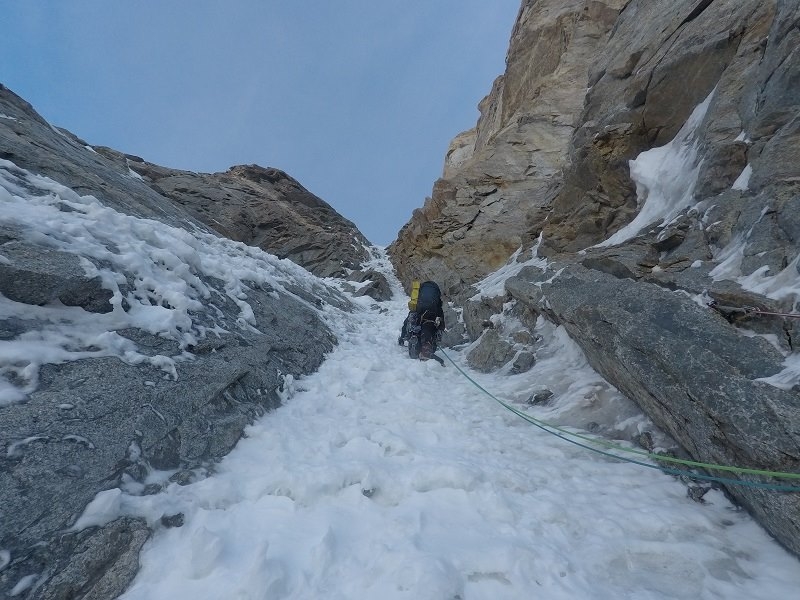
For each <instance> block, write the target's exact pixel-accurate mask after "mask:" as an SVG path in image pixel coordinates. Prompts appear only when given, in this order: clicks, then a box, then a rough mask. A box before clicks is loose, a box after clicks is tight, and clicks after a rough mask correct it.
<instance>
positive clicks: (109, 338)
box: [0, 160, 320, 406]
mask: <svg viewBox="0 0 800 600" xmlns="http://www.w3.org/2000/svg"><path fill="white" fill-rule="evenodd" d="M0 216H2V221H3V223H4V224H5V225H7V226H11V227H14V228H16V229H19V230H21V232H22V235H23V237H24V239H27V240H28V241H30V242H32V243H35V244H40V245H44V246H47V247H50V248H55V249H58V250H62V251H65V252H69V253H72V254H76V255H78V256H80V257H82V259H83V261H82V265H83V268H84V270H85V272H86V273H87V275H89V276H95V275H96V276H99V277H100V278H101V279H102V282H103V287H104V288H106V289H108V290H110V291H112V292H113V297H112V298H111V300H110V304H111V306H112V307H113V310H112V311H111V312H109V313H105V314H98V313H90V312H87V311H85V310H83V309H82V308H78V307H67V306H63V305H61V304H60V303H55V304H51V305H47V306H32V305H28V304H22V303H18V302H14V301H12V300H9V299H7V298H5V297H3V296H1V295H0V319H11V318H15V319H22V320H25V321H38V322H39V323H40V327H38V328H37V330H36V331H30V332H27V333H23V334H22V335H19V336H18V337H16V338H15V339H13V340H3V341H0V406H3V405H6V404H9V403H11V402H15V401H19V400H22V399H24V398H25V396H26V394H28V393H30V392H31V391H33V390H34V389H35V388H36V385H37V379H38V371H39V368H40V366H41V365H42V364H45V363H60V362H64V361H70V360H77V359H80V358H89V357H102V356H116V357H118V358H119V359H120V360H123V361H124V362H126V363H129V364H139V363H149V364H152V365H153V366H155V367H158V368H161V369H163V370H164V372H165V374H166V375H167V376H170V377H172V378H177V377H178V371H177V367H176V364H177V363H178V362H180V361H182V360H190V359H191V355H189V354H188V353H186V352H181V353H179V354H177V355H175V356H161V355H157V356H147V355H145V354H142V353H140V352H138V350H137V347H136V345H135V344H134V343H133V342H132V341H131V340H129V339H127V338H125V337H123V336H120V335H118V334H117V333H116V331H117V330H120V329H125V328H129V327H135V328H139V329H142V330H144V331H147V332H149V333H152V334H158V335H161V336H164V337H167V338H169V339H173V340H175V341H176V342H178V344H179V347H180V348H181V349H182V350H183V349H185V348H186V347H187V346H188V345H190V344H195V343H196V342H197V340H199V339H202V338H203V337H205V336H206V335H213V334H215V333H218V332H221V331H225V330H229V329H231V328H236V327H238V328H253V327H256V325H257V324H256V322H255V319H254V317H253V311H252V308H251V307H250V304H248V302H247V292H248V290H249V288H250V286H258V287H264V288H271V289H272V290H278V291H280V292H282V293H287V294H289V293H290V292H288V291H287V287H292V286H294V285H300V286H308V285H316V286H319V285H320V284H319V283H318V282H317V283H313V282H311V280H309V278H308V272H307V271H305V270H304V269H302V268H301V267H299V266H297V265H296V264H294V263H292V262H290V261H288V260H280V259H278V258H277V257H275V256H273V255H271V254H267V253H266V252H263V251H262V250H260V249H258V248H253V247H250V246H246V245H244V244H241V243H239V242H233V241H230V240H226V239H223V238H219V237H216V236H214V235H212V234H210V233H207V232H205V231H201V230H199V229H198V230H197V231H194V232H189V231H187V230H184V229H180V228H177V227H171V226H169V225H166V224H164V223H161V222H159V221H156V220H152V219H141V218H137V217H134V216H131V215H126V214H123V213H120V212H118V211H116V210H114V209H113V208H110V207H107V206H104V205H103V204H102V203H100V202H99V201H98V200H97V199H96V198H94V197H93V196H80V195H78V194H77V193H75V192H74V191H73V190H71V189H69V188H67V187H65V186H63V185H60V184H59V183H57V182H55V181H53V180H51V179H48V178H46V177H42V176H39V175H34V174H32V173H30V172H27V171H25V170H23V169H19V168H18V167H16V165H14V164H13V163H12V162H10V161H7V160H0ZM89 259H92V261H93V262H92V261H90V260H89ZM6 260H7V259H6ZM96 265H103V266H102V267H98V266H96ZM201 276H205V278H206V279H205V281H208V280H209V279H208V278H213V280H216V281H220V282H221V284H220V285H219V287H218V288H215V287H212V286H210V285H209V284H207V283H204V281H203V280H202V279H201ZM225 301H231V302H234V303H235V304H236V305H237V306H238V309H239V311H240V312H239V316H238V320H237V321H236V322H231V323H228V322H226V320H225V319H224V318H223V317H221V316H220V315H221V313H220V312H219V311H218V309H217V308H216V307H215V303H217V304H219V303H221V302H225ZM124 304H125V305H127V306H126V307H125V308H123V305H124ZM12 382H15V383H12Z"/></svg>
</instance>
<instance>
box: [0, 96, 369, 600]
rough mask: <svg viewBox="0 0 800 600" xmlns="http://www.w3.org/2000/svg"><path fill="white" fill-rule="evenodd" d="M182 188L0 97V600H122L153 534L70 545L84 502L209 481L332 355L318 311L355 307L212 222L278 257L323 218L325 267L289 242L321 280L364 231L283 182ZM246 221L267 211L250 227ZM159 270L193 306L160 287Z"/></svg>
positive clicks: (134, 531)
mask: <svg viewBox="0 0 800 600" xmlns="http://www.w3.org/2000/svg"><path fill="white" fill-rule="evenodd" d="M131 167H136V168H138V169H139V171H141V172H142V173H144V176H142V175H139V174H138V173H137V172H135V171H134V170H133V169H132V168H131ZM175 173H176V172H171V171H169V170H166V169H162V168H160V167H156V166H154V165H150V164H148V163H144V162H142V161H140V160H139V159H135V158H133V157H130V158H127V157H125V156H124V155H121V154H120V153H118V152H114V151H111V150H108V149H98V150H97V151H96V150H95V149H93V148H90V147H88V146H87V145H86V144H85V142H82V141H81V140H79V139H78V138H76V137H75V136H74V135H72V134H70V133H68V132H65V131H63V130H58V129H55V128H53V127H51V126H50V125H49V124H48V123H46V122H45V121H44V120H43V119H42V118H41V117H40V116H39V115H38V114H36V112H35V111H34V110H33V108H32V107H31V106H30V105H29V104H27V103H26V102H24V101H22V100H21V99H20V98H18V97H17V96H15V95H14V94H13V93H11V92H10V91H9V90H7V89H6V88H3V87H2V86H0V347H2V352H0V597H3V598H6V597H11V595H12V592H14V590H15V589H16V590H17V591H16V592H15V593H14V594H13V595H18V596H19V597H23V595H24V597H26V598H36V599H53V600H55V599H59V600H62V599H65V598H114V597H117V595H119V594H120V593H121V592H122V591H123V590H124V589H125V588H126V586H127V585H128V583H129V582H130V581H131V580H132V578H133V576H134V575H135V573H136V571H137V569H138V554H139V550H140V548H141V547H142V545H143V544H144V543H145V541H146V540H147V538H148V537H149V535H150V533H151V529H150V528H149V527H148V526H147V525H146V524H145V523H144V522H143V521H141V520H137V519H133V518H121V519H117V520H115V521H113V522H111V523H109V524H106V525H103V526H96V527H88V528H82V529H81V530H79V531H78V530H72V529H71V527H72V526H73V524H74V523H75V522H76V519H77V518H78V517H79V516H80V515H81V513H82V512H83V510H84V508H85V507H86V506H87V504H88V503H89V502H90V501H91V500H92V499H93V498H94V497H95V495H96V494H97V493H98V492H100V491H103V490H110V489H113V488H118V487H121V488H123V489H125V490H126V491H127V492H128V493H133V494H151V493H155V492H157V491H158V489H160V487H161V486H163V485H167V484H170V483H173V482H175V483H178V484H183V483H187V482H190V481H192V480H194V479H196V478H198V477H203V476H205V474H206V473H207V472H209V471H210V470H213V468H214V463H215V461H216V460H218V459H219V458H220V457H222V456H223V455H225V454H226V453H227V452H228V451H230V449H231V448H233V446H234V445H235V444H236V442H237V441H238V440H239V438H240V437H241V435H242V432H243V429H244V427H245V426H246V425H247V424H249V423H250V422H252V421H253V419H255V418H256V417H258V416H259V415H261V414H262V413H264V412H265V411H267V410H270V409H272V408H274V407H276V406H277V405H279V404H280V402H281V398H282V397H285V396H286V394H288V393H289V389H286V387H285V386H286V383H287V382H291V377H296V376H300V375H302V374H306V373H309V372H312V371H314V370H316V368H317V367H318V366H319V364H320V363H321V361H322V360H323V357H324V354H325V353H326V352H328V351H330V350H331V349H332V348H333V345H334V344H335V341H336V340H335V339H334V336H333V334H332V333H331V332H330V330H329V329H328V327H327V326H326V325H325V322H324V321H323V320H322V319H321V316H320V312H319V310H318V309H319V307H322V306H323V305H333V306H334V307H337V308H338V309H341V310H349V307H350V303H349V302H348V301H347V300H346V299H345V298H344V297H342V296H341V295H340V294H339V293H338V292H336V291H335V290H334V289H332V288H329V287H327V286H325V285H323V284H322V283H320V281H319V280H316V279H315V278H313V277H312V276H311V275H309V274H308V273H307V272H306V271H304V270H303V269H301V268H300V267H298V266H295V265H293V264H292V263H290V262H288V261H280V260H278V259H275V258H274V257H268V258H265V257H264V255H263V254H262V253H260V252H255V251H250V250H248V249H247V248H246V247H245V246H243V245H241V244H235V243H233V242H230V241H227V240H223V239H222V238H221V237H219V236H218V235H217V234H215V233H214V232H212V231H211V230H210V229H209V228H207V227H206V226H205V225H204V224H203V223H202V222H201V221H203V220H208V219H212V218H215V215H216V216H217V217H218V218H219V220H220V221H222V222H223V223H224V227H222V229H224V230H225V232H226V233H231V232H237V235H238V234H241V235H239V237H241V238H247V241H249V242H251V243H252V242H262V241H263V244H264V245H265V246H268V247H271V245H272V244H284V242H282V241H281V240H282V237H281V236H282V235H283V234H284V233H285V232H286V231H293V230H302V231H306V233H307V234H308V235H311V234H314V227H312V226H311V225H310V224H309V223H311V222H312V221H314V222H315V223H317V225H318V226H321V225H319V223H321V222H323V220H324V222H326V223H328V224H329V225H330V230H331V233H330V236H331V237H330V239H329V240H328V241H329V242H330V247H328V248H325V250H324V254H323V253H322V252H317V250H318V248H317V247H316V246H314V245H313V244H309V245H308V246H307V248H306V249H305V250H303V249H302V248H301V247H300V246H301V244H302V242H299V243H298V245H296V246H294V247H289V244H288V243H285V244H284V245H283V246H281V248H282V249H283V250H284V251H285V254H286V255H291V256H292V257H293V258H296V259H297V260H301V261H307V262H306V264H307V265H308V266H309V268H311V269H313V270H317V271H318V272H321V273H323V274H332V273H340V272H341V271H342V266H343V265H347V266H351V267H356V266H358V265H357V260H358V255H357V252H354V251H353V249H352V242H353V241H354V239H355V240H357V241H358V242H365V240H364V238H363V236H362V235H361V234H360V233H358V231H357V230H355V228H354V227H353V226H352V225H351V224H349V223H348V222H347V221H345V220H344V219H342V218H341V217H338V215H336V214H335V213H334V212H333V211H332V209H330V207H328V206H327V205H325V204H324V203H322V201H321V200H319V199H317V198H316V197H314V196H312V195H310V194H308V193H307V192H305V191H304V190H303V189H302V188H301V187H300V186H299V184H298V183H297V182H295V181H294V180H293V179H291V178H289V177H288V176H287V175H285V174H283V173H281V172H279V171H275V170H269V169H261V168H260V167H236V168H234V169H231V171H229V172H228V173H227V174H224V175H219V176H203V175H197V174H184V175H176V174H175ZM162 175H163V176H162ZM165 178H166V179H167V180H168V181H165ZM181 181H183V182H184V183H183V184H181V183H180V182H181ZM159 183H161V184H162V185H163V186H164V188H170V189H171V190H172V191H173V192H174V194H175V197H174V198H168V197H166V196H165V195H162V192H163V191H164V189H162V188H159ZM181 185H186V186H189V185H193V186H196V187H194V188H189V187H186V188H185V189H184V188H181ZM226 190H227V191H226ZM195 192H196V193H195ZM214 194H220V196H219V197H217V196H214ZM225 194H227V195H225ZM89 196H93V197H95V198H97V200H99V203H96V202H95V201H93V200H92V199H91V198H89ZM194 196H197V198H200V199H198V200H197V202H195V203H192V202H191V201H190V200H188V199H187V198H188V197H194ZM223 196H224V197H223ZM181 199H183V200H185V202H178V201H176V200H181ZM226 199H227V200H229V201H230V204H224V205H222V206H220V204H221V203H223V201H224V200H226ZM214 201H217V204H214ZM34 203H36V204H35V206H34ZM183 204H187V205H189V206H190V208H191V210H188V211H187V210H186V208H185V207H184V206H183ZM274 206H280V208H279V209H278V208H276V209H275V211H274V212H271V211H272V208H273V207H274ZM262 209H263V210H264V211H265V212H266V213H267V214H264V213H259V211H260V210H262ZM34 210H37V211H39V212H35V213H34V212H33V211H34ZM239 210H242V211H245V212H247V218H249V217H250V216H253V215H258V214H261V217H260V220H258V221H257V224H256V225H255V227H254V229H248V228H249V227H250V225H251V224H250V223H249V222H248V221H247V219H242V220H241V221H239V222H237V221H236V219H237V216H236V214H234V213H235V212H236V211H239ZM29 211H31V214H35V215H39V214H41V215H42V216H43V218H42V219H41V221H36V220H35V219H34V220H33V221H31V220H30V219H29V218H28V220H27V221H26V218H27V217H26V215H27V214H28V212H29ZM78 216H80V217H81V218H82V220H81V221H78V220H77V219H78ZM132 216H133V217H136V218H132ZM195 217H197V218H195ZM201 217H202V218H201ZM254 218H255V217H254ZM295 218H296V219H297V220H296V222H295V221H292V219H295ZM281 219H287V221H281ZM290 221H291V222H290ZM103 224H106V225H108V226H109V227H110V228H111V229H110V230H109V231H104V229H103V226H101V225H103ZM78 225H80V227H78ZM273 225H274V228H275V229H277V230H279V232H280V233H279V235H277V236H274V237H273V238H270V234H269V232H268V231H267V230H266V229H265V228H266V227H272V226H273ZM306 227H308V230H306V229H305V228H306ZM333 230H335V231H333ZM254 231H257V232H260V233H258V234H256V233H254ZM248 235H250V236H251V237H250V238H248V237H247V236H248ZM257 235H261V236H262V237H263V240H262V238H257ZM253 236H256V237H253ZM298 237H299V236H298ZM319 238H320V239H322V240H323V241H324V240H326V239H328V238H324V236H323V235H322V234H320V235H319ZM345 241H346V244H345ZM337 243H341V244H342V245H346V246H347V250H346V251H345V252H342V254H341V256H339V255H337V250H336V244H337ZM126 244H127V245H126ZM204 249H209V250H210V249H216V250H217V251H218V253H219V254H218V255H215V256H210V255H205V254H204V253H203V251H204ZM126 256H127V258H126ZM227 260H230V261H231V262H230V263H228V262H226V261H227ZM213 261H217V263H219V264H217V266H218V267H220V268H218V269H216V271H215V270H214V269H212V268H211V267H210V266H209V265H210V264H211V263H212V262H213ZM252 261H256V262H255V263H253V262H252ZM251 263H252V264H251ZM248 264H251V266H250V267H247V265H248ZM211 266H213V265H211ZM245 267H246V270H247V272H246V273H243V274H242V275H241V276H240V275H238V274H232V272H234V271H240V270H241V269H242V268H245ZM167 275H169V276H171V277H173V280H174V281H175V282H177V283H180V284H181V285H183V283H186V284H187V285H186V286H185V287H184V288H182V289H183V291H182V292H180V293H179V294H177V295H175V296H171V295H169V292H171V290H169V289H159V287H158V286H159V283H158V277H159V276H164V277H166V276H167ZM240 277H241V278H244V279H240ZM171 281H172V280H171ZM240 284H241V285H240ZM187 295H189V296H191V297H188V296H187ZM182 304H185V305H186V308H185V310H184V311H183V312H182V313H181V312H180V311H179V310H178V307H180V306H181V305H182ZM148 311H149V312H148ZM136 314H139V315H140V316H141V317H142V318H139V319H138V320H137V317H136V316H135V315H136ZM148 315H149V316H148ZM173 321H174V322H175V324H174V325H173V324H172V323H173ZM84 329H86V330H91V331H95V333H96V334H97V335H88V334H87V333H86V331H84ZM15 352H19V353H18V354H16V355H15ZM82 357H83V358H82ZM90 357H91V358H90ZM173 368H174V372H171V369H173ZM181 518H182V516H181V515H179V514H178V515H164V518H163V519H162V520H161V522H160V523H156V524H155V525H154V526H155V527H172V526H179V525H180V523H181ZM23 583H24V584H26V585H27V584H29V585H28V586H27V587H26V586H25V585H23ZM18 586H22V587H25V591H24V594H23V592H22V591H20V587H18ZM17 592H18V593H17Z"/></svg>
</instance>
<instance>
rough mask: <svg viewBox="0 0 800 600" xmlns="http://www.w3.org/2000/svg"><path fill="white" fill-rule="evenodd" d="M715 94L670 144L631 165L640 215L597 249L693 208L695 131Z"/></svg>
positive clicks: (698, 162)
mask: <svg viewBox="0 0 800 600" xmlns="http://www.w3.org/2000/svg"><path fill="white" fill-rule="evenodd" d="M714 91H716V89H715V90H713V91H712V92H711V93H710V94H709V95H708V97H706V99H705V100H703V102H701V103H700V104H699V105H698V106H697V107H696V108H695V109H694V110H693V111H692V114H691V115H690V116H689V119H688V120H687V121H686V123H685V124H684V125H683V127H681V129H680V131H679V132H678V134H677V135H676V136H675V138H674V139H673V140H672V141H670V142H669V143H667V144H666V145H665V146H661V147H659V148H653V149H651V150H647V151H645V152H642V153H641V154H640V155H639V156H637V157H636V159H634V160H632V161H630V169H631V178H632V179H633V180H634V181H635V182H636V195H637V197H638V201H639V214H637V215H636V218H634V219H633V221H631V222H630V223H628V224H627V225H626V226H625V227H623V228H622V229H620V230H619V231H617V232H616V233H614V234H613V235H612V236H611V237H609V238H608V239H607V240H605V241H603V242H600V243H599V244H597V246H598V247H603V246H614V245H617V244H621V243H622V242H625V241H627V240H629V239H631V238H633V237H635V236H636V235H637V234H638V233H639V232H640V231H641V230H642V229H643V228H645V227H646V226H648V225H651V224H653V223H656V222H659V221H660V223H659V224H658V225H657V226H658V227H663V226H664V225H666V224H667V223H669V222H670V221H672V219H674V218H675V217H676V216H678V215H679V214H680V213H681V211H683V210H684V209H686V208H688V207H690V206H692V205H693V204H694V188H695V185H696V184H697V175H698V173H699V172H700V165H701V164H702V160H700V159H698V149H699V142H698V140H697V129H698V127H699V126H700V124H701V123H702V122H703V119H704V118H705V115H706V111H707V110H708V107H709V105H710V104H711V98H712V97H713V96H714Z"/></svg>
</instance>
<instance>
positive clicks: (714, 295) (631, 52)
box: [390, 0, 800, 554]
mask: <svg viewBox="0 0 800 600" xmlns="http://www.w3.org/2000/svg"><path fill="white" fill-rule="evenodd" d="M798 23H800V3H798V2H797V1H794V0H792V1H778V0H769V1H766V2H763V1H759V0H676V1H674V2H656V1H654V0H627V1H625V0H568V1H566V2H564V1H556V0H524V1H523V2H522V5H521V8H520V12H519V14H518V18H517V22H516V24H515V26H514V29H513V32H512V36H511V41H510V47H509V50H508V54H507V59H506V71H505V73H503V74H502V75H501V76H500V77H498V78H497V80H496V81H495V82H494V84H493V86H492V89H491V92H490V93H489V95H488V96H487V97H486V98H484V99H483V100H482V101H481V103H480V105H479V108H480V112H481V116H480V119H479V121H478V123H477V125H476V127H475V128H474V129H472V130H470V131H467V132H465V133H463V134H461V135H459V136H458V137H456V138H455V139H454V140H453V142H452V144H451V146H450V149H449V151H448V153H447V156H446V158H445V166H444V172H443V176H442V178H441V179H439V180H438V181H436V183H435V184H434V186H433V192H432V194H431V197H430V198H429V199H427V200H426V202H425V205H424V206H423V207H422V208H420V209H418V210H416V211H415V212H414V214H413V216H412V218H411V220H410V221H409V222H408V223H407V224H406V225H405V226H404V227H403V229H402V230H401V231H400V232H399V234H398V239H397V240H396V241H395V242H394V243H393V245H392V246H391V247H390V254H391V256H392V260H393V262H394V264H395V267H396V269H397V271H398V274H399V275H400V277H401V279H402V280H404V281H406V282H408V281H410V280H412V279H416V278H423V279H427V278H431V279H434V280H437V281H439V282H440V283H441V284H442V287H443V288H444V289H445V290H446V292H447V294H448V295H449V299H450V300H453V301H454V302H455V303H456V304H458V305H460V306H462V307H463V308H464V311H463V315H464V321H465V327H466V331H467V335H468V337H469V339H470V340H476V339H478V338H479V337H480V336H482V335H483V337H482V338H481V339H482V341H481V342H479V343H478V347H479V348H480V347H481V346H485V345H488V346H491V347H492V352H487V351H486V349H485V348H484V350H482V351H481V352H478V354H484V355H485V354H493V355H494V356H500V357H501V360H498V361H495V362H496V364H494V365H492V366H495V367H496V366H498V364H502V363H503V362H506V361H509V360H511V359H512V358H513V357H514V356H515V355H518V354H517V353H515V351H514V349H517V350H519V344H516V345H515V340H513V339H511V337H510V335H511V332H509V331H506V332H504V331H502V328H500V331H498V328H494V329H491V330H487V333H486V334H483V329H482V324H484V325H485V324H486V323H489V318H490V317H491V315H492V314H493V313H494V314H499V313H506V314H512V315H516V316H520V317H521V318H522V321H523V322H525V323H528V325H529V328H531V329H532V328H534V326H535V323H536V319H537V318H539V317H541V318H546V319H548V320H550V321H552V322H553V323H555V324H557V325H560V326H563V327H564V328H565V329H566V331H568V332H569V334H570V336H571V337H573V339H575V341H577V342H578V344H579V345H580V346H581V347H582V348H583V350H584V352H585V353H586V355H587V357H588V358H589V360H590V362H591V363H592V365H593V366H594V367H595V369H597V370H598V371H599V372H600V373H601V374H602V375H603V376H604V377H605V378H606V379H607V380H608V381H609V382H610V383H612V384H613V385H615V386H616V387H617V388H619V389H620V390H621V391H623V392H624V393H625V394H626V395H628V396H629V397H630V398H631V399H633V400H634V401H636V402H637V403H638V404H639V405H640V406H641V407H642V408H643V409H644V410H645V411H646V412H647V413H648V414H649V415H650V416H651V417H652V418H653V419H654V421H655V422H656V423H657V424H658V425H659V426H661V427H662V428H663V429H664V430H665V431H666V432H667V433H669V434H670V435H671V436H672V437H673V438H674V439H675V440H676V441H677V442H678V443H679V444H680V445H681V446H682V447H683V449H684V450H685V451H686V452H687V453H688V455H689V456H691V457H692V458H693V459H695V460H697V461H702V462H709V463H717V464H719V463H723V464H729V465H738V466H740V467H749V468H755V469H765V470H771V471H783V472H787V471H789V472H794V473H797V472H800V428H798V427H799V425H798V424H800V386H798V385H797V384H798V374H797V369H796V368H794V367H793V366H792V365H796V363H797V357H798V354H797V352H798V348H800V334H799V333H798V331H799V330H798V327H800V320H799V319H797V318H795V316H796V315H797V313H798V312H800V296H799V293H800V266H798V254H799V253H800V218H798V215H799V214H800V212H798V207H799V206H800V97H798V95H797V90H798V89H799V86H800V50H798V48H800V28H798ZM531 250H533V254H531ZM528 256H531V257H532V258H527V257H528ZM534 258H535V260H534ZM526 262H528V263H529V264H527V265H526V264H525V263H526ZM504 266H505V272H507V273H508V275H507V276H506V278H505V279H506V280H505V285H504V287H503V288H502V290H500V291H496V292H494V293H489V294H487V293H485V292H481V293H479V294H478V293H476V290H478V289H484V288H486V280H485V278H486V277H487V276H488V275H490V274H492V273H493V272H495V271H497V270H498V269H500V268H501V267H504ZM712 302H713V303H716V305H717V306H719V307H727V308H725V309H723V310H722V311H721V312H720V311H715V310H712V309H711V308H709V306H708V305H709V304H710V303H712ZM745 307H747V310H745ZM764 313H778V314H777V315H776V314H764ZM786 314H788V315H791V316H788V317H786V316H781V315H786ZM476 360H477V359H476ZM740 477H747V476H743V475H742V476H740ZM727 490H728V492H729V493H730V494H731V495H732V496H733V497H734V498H735V499H736V500H737V501H738V502H739V503H741V504H742V505H743V506H745V507H746V508H747V509H748V510H749V511H750V512H751V513H752V514H753V515H754V516H755V517H756V518H757V519H758V520H759V521H760V522H761V523H762V524H763V525H764V527H765V528H766V529H767V530H768V531H769V532H770V533H771V534H772V535H773V536H775V538H776V539H778V540H779V541H780V542H781V543H782V544H784V545H785V546H786V547H787V548H789V549H791V550H792V551H793V552H795V553H796V554H800V497H798V495H797V494H796V493H794V494H793V493H782V492H774V491H765V490H760V489H756V488H751V487H742V486H737V485H729V486H728V487H727Z"/></svg>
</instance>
